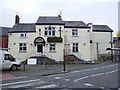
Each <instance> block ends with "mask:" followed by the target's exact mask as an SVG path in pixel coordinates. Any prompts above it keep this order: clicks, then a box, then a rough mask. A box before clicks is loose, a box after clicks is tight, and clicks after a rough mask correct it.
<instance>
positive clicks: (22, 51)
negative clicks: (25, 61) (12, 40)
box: [19, 43, 27, 53]
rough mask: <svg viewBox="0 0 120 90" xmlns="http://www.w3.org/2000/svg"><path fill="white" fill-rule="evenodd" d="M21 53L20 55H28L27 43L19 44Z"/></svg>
mask: <svg viewBox="0 0 120 90" xmlns="http://www.w3.org/2000/svg"><path fill="white" fill-rule="evenodd" d="M20 44H21V45H20ZM19 52H20V53H26V52H27V43H19Z"/></svg>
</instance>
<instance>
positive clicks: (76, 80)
mask: <svg viewBox="0 0 120 90" xmlns="http://www.w3.org/2000/svg"><path fill="white" fill-rule="evenodd" d="M116 71H118V69H117V70H113V71H110V72H105V73H98V74H93V75H90V76H84V77H82V78H79V79H75V80H74V82H78V81H80V80H83V79H86V78H89V77H95V76H100V75H105V74H110V73H113V72H116Z"/></svg>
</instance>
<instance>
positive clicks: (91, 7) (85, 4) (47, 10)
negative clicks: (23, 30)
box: [0, 0, 119, 36]
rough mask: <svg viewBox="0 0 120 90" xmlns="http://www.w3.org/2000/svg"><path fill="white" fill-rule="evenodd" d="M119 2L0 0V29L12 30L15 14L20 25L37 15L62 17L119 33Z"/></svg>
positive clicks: (31, 21)
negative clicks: (108, 28) (7, 28)
mask: <svg viewBox="0 0 120 90" xmlns="http://www.w3.org/2000/svg"><path fill="white" fill-rule="evenodd" d="M118 1H119V0H0V13H1V14H0V26H7V27H12V26H13V25H14V22H15V15H16V12H18V13H17V14H18V15H19V16H20V22H21V23H35V22H36V21H37V19H38V17H39V16H57V15H59V14H60V11H61V15H62V19H63V20H64V21H65V20H75V21H76V20H77V21H84V22H85V23H86V24H87V23H93V24H102V25H108V26H109V27H110V28H111V29H113V30H114V36H115V33H116V32H117V30H118Z"/></svg>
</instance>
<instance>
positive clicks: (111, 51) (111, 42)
mask: <svg viewBox="0 0 120 90" xmlns="http://www.w3.org/2000/svg"><path fill="white" fill-rule="evenodd" d="M112 43H113V39H112V32H111V48H113V45H112ZM111 60H112V61H113V50H111Z"/></svg>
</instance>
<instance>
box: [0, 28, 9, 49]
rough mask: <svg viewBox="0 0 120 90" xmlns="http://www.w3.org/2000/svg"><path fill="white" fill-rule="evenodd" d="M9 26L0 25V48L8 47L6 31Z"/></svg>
mask: <svg viewBox="0 0 120 90" xmlns="http://www.w3.org/2000/svg"><path fill="white" fill-rule="evenodd" d="M10 29H11V28H9V27H0V48H2V49H8V32H9V30H10Z"/></svg>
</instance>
